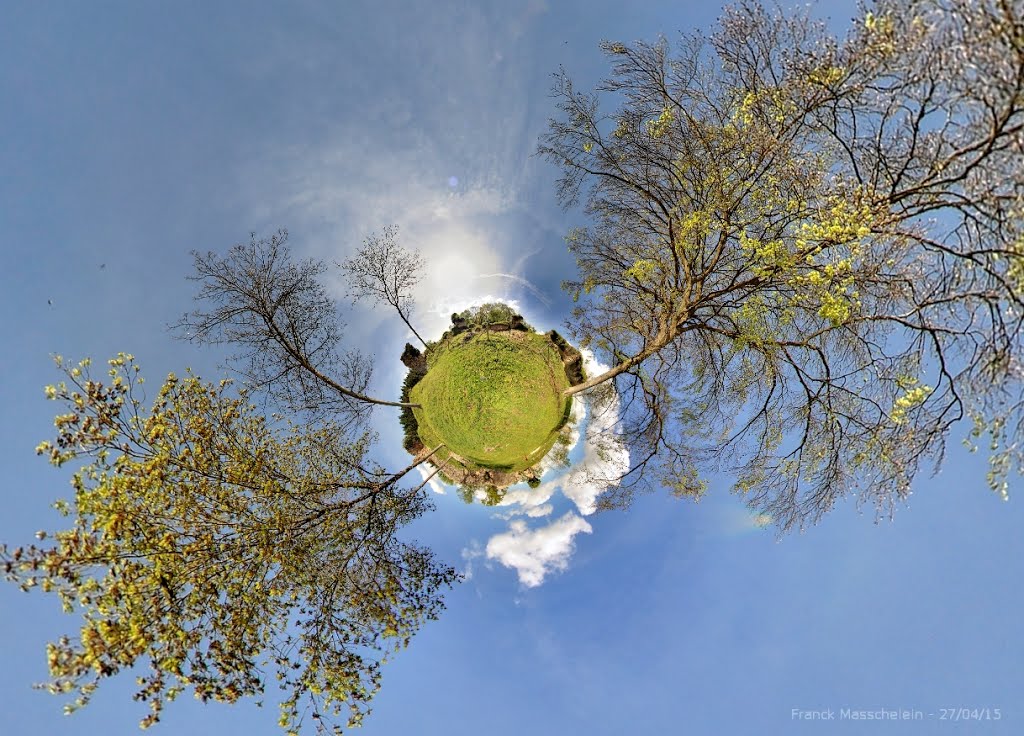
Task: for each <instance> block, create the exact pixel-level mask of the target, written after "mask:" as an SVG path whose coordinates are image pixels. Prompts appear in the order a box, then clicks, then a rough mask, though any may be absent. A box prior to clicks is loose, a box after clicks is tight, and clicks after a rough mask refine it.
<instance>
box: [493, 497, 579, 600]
mask: <svg viewBox="0 0 1024 736" xmlns="http://www.w3.org/2000/svg"><path fill="white" fill-rule="evenodd" d="M592 531H593V529H592V527H591V526H590V524H588V523H587V521H586V519H584V518H582V517H580V516H577V515H576V514H574V513H573V512H571V511H570V512H569V513H567V514H566V515H565V516H563V517H561V518H560V519H558V520H557V521H554V522H552V523H550V524H548V525H546V526H542V527H540V528H538V529H535V530H531V529H530V528H529V527H528V526H527V525H526V522H525V521H523V520H522V519H516V520H515V521H512V522H511V523H510V524H509V530H508V531H507V532H504V533H502V534H497V535H495V536H493V537H491V539H490V540H489V541H488V542H487V558H488V559H493V560H497V561H498V562H500V563H501V564H502V565H504V566H505V567H510V568H512V569H514V570H515V571H516V572H517V573H518V575H519V582H520V583H522V584H523V585H525V586H526V587H528V588H534V587H536V586H538V585H540V584H541V583H543V582H544V577H545V576H546V575H547V574H548V573H551V572H561V571H564V570H566V569H567V568H568V567H569V558H570V557H572V553H573V550H574V547H575V545H574V542H573V538H574V537H575V536H576V535H577V534H579V533H580V532H585V533H587V534H590V533H591V532H592Z"/></svg>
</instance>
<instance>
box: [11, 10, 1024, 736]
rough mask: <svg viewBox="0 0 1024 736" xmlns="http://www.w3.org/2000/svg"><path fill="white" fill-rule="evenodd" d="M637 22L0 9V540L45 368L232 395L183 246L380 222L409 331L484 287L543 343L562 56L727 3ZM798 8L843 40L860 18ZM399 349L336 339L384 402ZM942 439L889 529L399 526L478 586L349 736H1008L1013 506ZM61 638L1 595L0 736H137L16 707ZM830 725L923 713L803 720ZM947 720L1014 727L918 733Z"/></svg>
mask: <svg viewBox="0 0 1024 736" xmlns="http://www.w3.org/2000/svg"><path fill="white" fill-rule="evenodd" d="M629 5H630V4H627V3H611V2H587V3H583V2H565V3H557V2H554V0H550V1H549V2H543V1H542V0H532V1H530V2H513V1H512V0H509V1H508V2H490V3H475V2H468V1H467V2H448V0H436V1H434V2H430V3H419V4H414V3H410V2H386V1H383V2H382V1H379V0H377V1H374V2H351V3H330V2H322V3H321V2H311V1H310V2H293V3H289V4H287V5H286V4H284V3H280V4H265V3H256V2H251V3H245V4H242V3H238V2H235V3H227V2H219V3H218V2H203V3H199V2H193V3H186V2H183V3H176V4H174V6H173V9H172V6H171V5H168V4H163V5H160V4H156V3H91V4H88V5H87V4H84V3H76V4H73V3H62V4H58V3H51V4H37V3H33V4H28V3H25V4H19V5H15V4H7V5H5V6H4V7H3V8H2V9H0V100H2V104H0V172H2V174H0V253H2V254H3V258H4V264H3V268H2V269H0V285H2V289H0V300H2V305H3V314H4V316H5V319H3V320H2V321H0V336H2V343H0V344H3V345H4V346H5V349H4V350H3V352H2V354H0V361H2V365H3V369H4V375H5V380H4V381H3V382H2V384H0V407H2V408H3V415H2V418H0V453H2V454H3V467H4V468H5V469H6V478H7V482H6V483H5V490H4V495H3V498H4V501H5V504H4V512H3V513H2V514H0V539H2V540H4V541H8V542H21V541H26V542H27V541H29V540H30V539H31V536H32V534H33V533H34V532H35V530H36V529H39V528H43V527H52V526H53V525H54V523H55V522H56V520H55V519H54V517H53V514H52V512H51V511H50V509H49V504H50V502H51V501H52V500H53V499H54V498H56V497H58V496H60V495H62V494H64V493H65V490H66V488H67V486H66V483H67V476H66V474H62V473H61V472H60V471H57V470H54V469H52V468H50V467H49V466H48V465H47V464H46V463H45V462H44V461H42V460H40V459H38V458H36V457H35V456H34V454H33V452H32V448H33V447H34V446H35V445H36V444H37V443H38V442H39V441H40V440H41V439H44V438H47V437H49V436H50V433H51V420H52V414H53V411H54V407H53V405H52V404H49V403H47V402H46V401H45V400H44V398H43V393H42V386H43V385H44V384H45V383H48V382H50V381H51V380H52V377H53V375H54V374H53V372H52V368H51V365H52V364H51V362H50V359H49V357H48V356H49V354H50V353H54V352H59V353H61V354H64V355H66V356H69V357H76V358H77V357H81V356H85V355H91V356H93V357H95V358H96V359H102V358H105V357H108V356H109V355H112V354H113V353H116V352H117V351H119V350H125V351H130V352H132V353H134V354H135V355H136V357H137V359H138V362H139V363H140V364H141V365H142V367H143V370H144V371H145V372H146V374H147V375H149V376H150V378H151V380H154V379H155V378H156V377H159V376H160V375H162V374H164V373H166V372H167V371H170V370H178V371H180V370H181V369H182V368H183V367H184V366H186V365H189V366H192V367H194V368H196V369H197V370H198V371H199V372H200V373H202V374H203V375H205V376H209V377H213V376H215V375H217V371H216V364H217V356H216V354H214V353H211V352H206V351H201V350H198V349H196V348H193V347H191V346H188V345H183V344H181V343H178V342H175V341H173V340H172V339H171V338H170V337H169V336H168V334H167V332H166V330H165V328H164V326H165V325H166V324H167V323H168V322H171V321H173V320H174V319H175V318H176V317H177V316H179V314H180V313H181V312H183V311H185V310H186V309H188V308H189V306H190V300H191V295H192V293H193V288H192V285H191V284H189V283H188V282H186V281H185V278H184V277H185V275H186V274H187V273H188V272H189V269H190V257H189V255H188V253H189V251H190V250H191V249H193V248H199V249H203V250H205V249H214V250H218V249H224V248H227V247H228V246H229V245H230V244H232V243H234V242H238V241H240V240H244V239H246V238H247V237H248V233H249V231H251V230H253V231H257V232H261V233H267V232H270V231H271V230H274V229H276V228H278V227H287V228H289V230H290V231H291V236H292V243H293V245H294V246H295V247H296V249H297V251H298V252H299V253H300V254H302V255H311V256H315V257H319V258H324V259H326V260H328V261H334V260H341V259H343V258H344V257H346V255H347V254H348V253H350V252H351V251H352V250H353V249H354V248H355V247H357V246H358V245H359V243H360V241H361V240H362V238H363V237H365V236H366V235H368V234H369V233H370V232H372V231H374V230H379V229H380V228H381V227H383V226H384V225H387V224H390V223H395V224H398V225H399V226H400V228H401V237H402V240H403V242H404V243H406V244H408V245H415V246H417V247H419V248H421V249H422V250H423V251H424V252H425V253H426V254H427V255H428V256H429V257H430V259H431V262H432V269H431V274H430V276H429V277H428V278H427V280H426V282H425V284H424V289H423V292H422V294H421V298H420V314H419V321H420V323H421V324H423V325H424V326H425V330H426V331H427V332H430V333H432V334H436V333H437V332H438V331H439V330H440V329H442V328H443V326H444V322H445V320H446V318H447V315H448V314H450V312H451V311H453V309H455V308H460V307H462V306H465V305H466V304H469V303H471V302H473V301H479V300H482V299H485V298H488V297H500V298H506V299H511V300H515V301H516V303H517V304H518V305H519V306H520V307H521V308H522V309H523V311H524V313H525V314H526V316H527V318H528V319H529V320H530V321H531V322H533V323H534V324H535V325H537V326H538V327H540V328H542V329H546V328H551V327H560V325H561V322H562V320H563V319H564V315H565V309H566V302H565V298H564V295H563V294H561V293H560V291H559V288H558V284H559V282H560V281H561V280H562V279H563V278H564V277H565V276H566V275H567V274H568V273H570V272H569V271H568V270H567V269H569V268H570V267H571V262H570V259H569V257H568V255H567V253H566V250H565V246H564V242H563V240H562V238H563V236H564V235H565V233H566V231H567V230H568V229H569V228H570V227H571V226H572V225H574V224H578V223H579V222H580V219H579V218H580V216H579V214H578V213H572V212H570V213H564V212H562V211H561V210H560V209H559V208H558V207H557V205H556V204H555V200H554V192H553V182H554V179H555V176H556V172H555V171H554V170H552V169H551V168H550V167H548V166H547V165H546V164H545V163H544V162H543V161H541V160H539V159H537V158H536V157H533V156H531V153H532V151H533V147H534V145H535V141H536V137H537V135H538V133H540V132H541V131H542V129H543V127H544V124H545V121H546V119H547V118H548V116H549V115H550V114H551V113H552V112H553V103H552V100H551V98H550V97H549V96H548V95H547V90H548V88H549V85H550V81H551V77H550V75H551V73H552V72H554V71H556V70H557V68H558V67H559V65H564V66H565V67H566V69H567V70H568V71H569V72H570V73H571V74H572V75H573V76H574V77H575V78H576V79H577V80H578V82H579V83H580V84H581V85H582V86H588V85H590V84H592V83H593V82H594V81H596V80H597V79H598V78H599V77H600V76H601V75H602V74H603V73H604V66H603V60H602V58H601V55H600V54H599V52H598V50H597V42H598V41H599V40H601V39H604V38H608V39H625V40H632V39H637V38H643V39H651V38H654V37H655V36H656V35H657V34H659V33H664V34H666V35H670V36H671V35H672V34H674V33H676V32H677V31H679V30H687V29H692V28H697V27H704V28H707V27H708V25H709V23H710V22H711V21H712V20H713V18H714V16H715V15H717V10H718V8H717V7H714V6H711V5H710V4H708V5H705V4H702V3H667V2H666V3H662V2H651V3H643V4H640V7H639V8H631V7H628V6H629ZM814 7H815V12H817V13H819V14H821V15H824V16H830V17H832V18H833V19H834V20H835V21H836V22H837V23H838V24H839V25H842V24H844V23H845V22H846V20H847V19H848V18H849V17H850V16H852V15H853V13H854V8H853V4H852V3H848V2H834V3H830V4H819V5H816V6H814ZM502 274H504V275H502ZM524 282H528V283H529V284H530V286H529V287H527V286H525V285H524ZM48 302H49V303H48ZM401 327H402V326H401V324H400V323H399V322H398V320H396V319H393V318H392V317H391V315H389V314H387V313H386V312H383V311H380V310H377V311H362V312H357V313H355V314H354V315H353V316H352V318H351V319H350V320H349V326H348V332H347V334H348V339H349V341H350V343H351V344H353V345H359V346H362V347H364V348H365V349H367V350H370V351H372V352H374V353H376V355H377V356H378V369H377V372H376V375H375V385H376V387H377V389H378V391H379V392H388V391H394V390H395V387H396V386H397V384H398V381H399V380H400V377H401V370H402V366H401V365H400V363H399V362H398V360H397V356H398V354H399V353H400V351H401V347H402V344H403V343H404V341H405V335H404V333H403V331H402V329H401ZM377 421H378V425H379V430H380V433H381V436H382V443H381V453H382V456H383V457H385V458H394V459H395V460H396V461H398V460H400V459H402V456H401V452H400V450H398V449H397V445H398V442H397V440H398V436H399V430H398V424H397V421H395V418H394V417H393V416H391V415H387V414H385V413H384V412H382V413H381V414H380V415H378V417H377ZM581 426H583V425H581ZM951 444H953V445H954V450H953V451H952V452H951V453H950V456H949V457H948V459H947V462H946V465H945V467H944V469H943V471H942V473H941V474H940V475H939V476H937V477H935V478H926V477H922V478H920V479H919V480H918V482H917V484H916V486H915V493H914V495H913V497H912V501H911V503H910V504H909V505H908V507H906V508H901V509H900V510H899V511H898V513H897V514H896V518H895V520H894V521H892V522H889V521H888V520H883V521H882V522H881V523H878V524H875V523H873V522H874V519H873V517H872V515H871V511H870V510H865V511H864V513H860V512H859V511H858V509H857V508H856V507H855V506H854V505H852V504H846V505H843V506H841V507H839V508H837V509H836V510H834V511H833V512H832V513H831V514H830V515H829V516H828V517H827V518H826V519H825V521H824V522H822V523H821V524H820V525H819V526H817V527H815V528H813V529H810V530H808V531H807V532H806V533H804V534H797V535H791V536H788V537H786V538H784V539H782V540H781V541H777V540H776V539H775V538H774V536H773V534H772V532H770V531H765V530H761V529H759V528H757V525H756V524H755V523H754V520H753V519H752V517H751V516H750V514H749V513H747V512H746V510H745V509H744V508H743V506H742V504H741V503H740V501H739V500H738V499H736V498H734V497H731V496H729V495H728V493H727V491H726V482H725V480H724V479H722V480H720V481H716V482H713V483H712V488H711V492H710V493H709V494H708V497H707V498H706V499H705V500H704V501H702V502H701V503H700V504H692V503H688V502H679V501H675V500H672V499H671V498H669V497H668V496H667V494H666V495H659V494H654V495H651V496H646V497H642V498H640V499H638V500H637V502H636V503H635V504H634V506H633V507H632V508H631V509H630V510H629V511H627V512H608V513H602V514H591V513H587V512H588V511H589V507H588V503H587V500H586V497H585V494H584V495H580V494H579V493H577V494H576V495H575V496H574V497H573V498H570V497H569V496H567V495H566V494H564V493H559V492H556V491H555V490H554V488H552V489H551V498H550V500H549V501H545V502H544V503H545V504H547V503H550V510H549V511H547V510H546V509H545V510H546V511H547V513H544V514H541V513H539V512H537V513H536V514H535V515H532V516H531V515H527V514H525V513H522V514H519V515H518V516H515V517H512V516H511V515H510V514H511V513H512V512H513V511H515V510H516V508H518V509H519V510H520V511H525V510H526V509H527V508H528V506H529V504H527V506H522V505H521V506H518V507H512V506H509V507H505V508H502V509H498V510H497V512H495V511H493V510H489V509H485V508H483V507H481V506H479V505H474V506H467V505H465V504H463V503H462V502H461V501H460V500H458V498H457V497H456V496H455V495H454V494H452V493H450V492H449V493H446V494H439V495H437V497H436V502H437V511H436V512H435V513H434V514H432V515H430V516H429V517H427V518H425V519H423V520H421V521H420V522H418V523H417V525H416V526H415V528H414V529H413V530H412V533H414V534H415V535H416V536H417V537H418V538H419V539H420V540H421V541H423V542H426V543H428V544H430V545H431V546H433V547H434V548H435V549H436V550H437V552H438V553H439V554H440V555H442V556H443V557H445V558H446V559H448V560H450V561H451V562H452V563H454V564H457V565H458V566H459V567H460V569H467V566H470V565H471V566H472V567H471V569H472V577H471V579H470V580H468V581H467V582H465V583H464V584H462V585H461V586H459V587H458V588H457V589H456V590H455V591H454V592H453V593H451V594H450V595H449V596H448V606H449V607H448V611H447V612H446V613H445V615H444V616H443V618H442V619H441V620H440V621H438V622H435V623H432V624H430V625H428V626H427V627H426V628H425V629H424V630H423V631H422V632H421V633H420V634H419V635H418V636H417V637H416V638H415V640H414V641H413V643H412V645H411V647H410V648H409V649H408V650H407V651H406V652H403V653H402V654H401V655H400V656H398V657H397V658H396V659H395V661H393V662H392V663H390V664H389V665H388V666H387V667H386V669H385V674H384V686H383V689H382V691H381V693H380V695H379V696H378V698H377V700H376V702H375V708H374V713H373V715H372V716H371V717H370V718H369V719H368V721H367V724H366V726H364V728H363V729H362V732H363V733H365V734H407V733H416V734H435V733H438V734H439V733H445V734H463V733H466V734H469V733H478V732H487V733H491V734H519V733H523V732H529V733H535V734H575V733H593V734H619V733H651V734H662V733H693V734H718V733H737V734H746V733H759V734H775V733H780V734H788V733H850V734H874V733H884V734H889V733H892V734H897V733H898V734H901V735H902V734H933V733H972V734H973V733H1020V732H1022V730H1024V713H1022V712H1021V710H1020V708H1019V706H1018V705H1017V703H1018V701H1019V699H1020V695H1019V694H1020V692H1021V690H1022V686H1024V664H1022V663H1024V645H1022V637H1021V635H1020V633H1019V629H1018V627H1017V620H1016V619H1017V617H1018V612H1019V611H1020V609H1021V604H1022V603H1024V592H1022V590H1021V586H1020V582H1021V580H1022V579H1024V574H1022V573H1024V541H1022V540H1024V537H1022V535H1021V534H1020V531H1019V530H1020V528H1021V526H1022V522H1024V511H1022V507H1021V504H1020V499H1019V497H1018V496H1017V495H1015V494H1014V490H1015V489H1014V487H1013V485H1011V489H1010V492H1011V501H1010V502H1009V503H1003V502H1001V501H999V500H998V499H997V498H996V497H995V496H993V495H992V494H991V493H990V492H989V491H988V490H987V489H986V487H985V484H984V472H985V467H984V462H983V460H982V459H980V458H977V457H974V456H969V455H966V454H965V453H964V452H962V451H961V450H960V449H959V447H958V446H957V445H956V442H953V443H951ZM583 451H584V450H583V447H582V446H581V447H580V448H578V449H577V451H576V452H577V455H578V454H580V453H582V452H583ZM558 485H559V487H561V486H563V485H564V484H558ZM1016 485H1017V487H1018V488H1019V487H1020V483H1019V482H1018V483H1016ZM545 492H546V491H545ZM570 495H572V494H571V493H570ZM574 498H575V500H574ZM536 500H537V498H536V497H534V498H533V501H536ZM541 505H544V504H536V503H534V504H533V506H534V508H536V507H537V506H541ZM495 539H498V540H499V541H498V542H494V540H495ZM489 550H492V551H493V554H491V555H490V556H488V551H489ZM508 565H512V566H511V567H510V566H508ZM75 624H76V622H75V620H74V619H72V618H69V617H66V616H64V615H62V614H61V613H60V612H59V606H58V605H57V603H56V601H55V600H50V599H49V598H48V597H46V596H42V595H25V594H22V593H21V592H20V591H18V590H16V589H15V588H13V586H3V587H0V631H3V632H4V634H3V637H2V638H0V717H2V723H3V732H4V733H11V734H21V733H47V734H86V735H90V736H91V735H92V734H120V733H132V732H134V731H135V729H136V722H137V721H138V719H139V718H140V717H141V716H142V715H143V712H142V711H143V709H142V708H141V707H139V705H138V704H136V703H133V702H131V701H130V699H129V694H130V692H131V689H132V685H133V682H132V681H131V678H130V677H129V678H128V679H127V680H126V681H112V682H109V683H106V685H105V687H104V688H102V689H101V691H100V692H99V693H98V694H97V696H96V697H95V700H94V702H93V704H92V705H90V706H89V707H88V708H87V709H85V710H84V711H81V712H79V713H77V714H75V715H74V716H73V717H71V718H66V717H64V716H63V715H62V714H61V703H60V701H59V700H58V699H56V698H53V697H52V696H49V695H45V694H43V693H39V692H35V691H33V690H31V689H30V687H29V686H30V684H31V683H32V682H35V681H39V680H42V679H43V678H44V677H45V656H44V647H45V643H46V641H48V640H50V639H53V638H56V637H57V636H59V635H60V634H62V633H64V632H66V631H68V632H70V631H73V630H74V629H75ZM844 707H845V708H852V709H855V710H875V709H878V708H882V707H884V708H909V709H919V710H921V711H922V712H923V713H925V714H928V713H934V714H935V718H928V717H927V716H926V718H925V720H924V721H921V722H910V723H876V724H862V723H849V722H847V723H840V722H835V723H829V724H822V723H802V722H798V721H795V720H793V719H792V709H794V708H796V709H817V710H820V709H829V708H831V709H833V710H835V711H837V712H838V710H839V709H840V708H844ZM953 707H968V708H984V707H988V708H1001V710H1002V720H1000V721H999V722H988V723H980V724H964V723H950V722H939V721H938V720H937V718H938V716H939V714H940V712H941V711H940V709H942V708H953ZM274 715H275V714H274V711H273V710H265V711H259V710H257V709H256V708H254V707H252V706H250V705H240V706H235V707H231V708H229V707H224V706H202V705H199V704H198V703H194V702H192V701H190V700H184V701H182V702H179V703H176V704H175V706H174V707H172V708H170V709H169V710H168V711H167V713H166V714H165V717H164V720H163V723H162V724H161V725H160V726H159V727H158V728H159V730H160V732H161V733H181V732H184V731H187V732H189V733H190V734H192V735H193V736H200V735H202V734H215V733H216V734H221V733H224V732H225V731H226V730H227V729H230V730H231V731H232V732H234V731H236V730H237V731H243V732H245V733H251V734H274V733H277V732H278V730H277V726H276V725H275V721H276V718H275V717H274Z"/></svg>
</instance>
